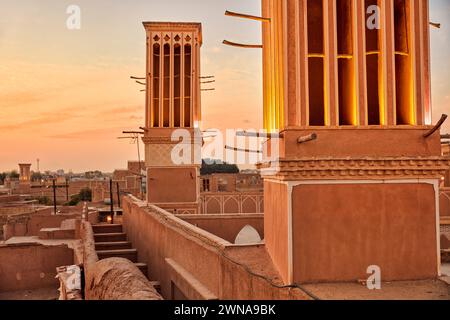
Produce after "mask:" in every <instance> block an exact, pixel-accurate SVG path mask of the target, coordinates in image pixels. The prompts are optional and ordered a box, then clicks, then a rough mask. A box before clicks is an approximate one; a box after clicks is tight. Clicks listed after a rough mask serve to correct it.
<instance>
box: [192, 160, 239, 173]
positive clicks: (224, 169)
mask: <svg viewBox="0 0 450 320" xmlns="http://www.w3.org/2000/svg"><path fill="white" fill-rule="evenodd" d="M213 173H239V168H238V166H237V165H235V164H228V163H226V162H222V161H220V160H214V159H204V160H202V167H201V169H200V174H202V175H206V174H213Z"/></svg>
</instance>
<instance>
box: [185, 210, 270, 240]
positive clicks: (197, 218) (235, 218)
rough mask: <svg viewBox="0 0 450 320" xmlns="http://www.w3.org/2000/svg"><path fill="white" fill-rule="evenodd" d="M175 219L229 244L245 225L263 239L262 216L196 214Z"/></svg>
mask: <svg viewBox="0 0 450 320" xmlns="http://www.w3.org/2000/svg"><path fill="white" fill-rule="evenodd" d="M177 217H178V218H180V219H182V220H184V221H186V222H189V223H190V224H192V225H194V226H196V227H199V228H200V229H203V230H206V231H208V232H210V233H212V234H214V235H216V236H218V237H219V238H222V239H225V240H227V241H228V242H230V243H234V241H235V239H236V236H237V235H238V234H239V232H240V231H241V230H242V229H243V228H244V227H245V226H247V225H249V226H251V227H253V228H254V229H255V230H256V231H258V233H259V235H260V237H261V239H264V215H263V214H208V215H205V214H198V215H177Z"/></svg>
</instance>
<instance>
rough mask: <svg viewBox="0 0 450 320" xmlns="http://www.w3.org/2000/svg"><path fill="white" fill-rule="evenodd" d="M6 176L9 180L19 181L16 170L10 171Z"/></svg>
mask: <svg viewBox="0 0 450 320" xmlns="http://www.w3.org/2000/svg"><path fill="white" fill-rule="evenodd" d="M8 176H9V177H10V178H11V179H19V177H20V175H19V174H18V173H17V171H16V170H13V171H11V172H10V173H9V174H8Z"/></svg>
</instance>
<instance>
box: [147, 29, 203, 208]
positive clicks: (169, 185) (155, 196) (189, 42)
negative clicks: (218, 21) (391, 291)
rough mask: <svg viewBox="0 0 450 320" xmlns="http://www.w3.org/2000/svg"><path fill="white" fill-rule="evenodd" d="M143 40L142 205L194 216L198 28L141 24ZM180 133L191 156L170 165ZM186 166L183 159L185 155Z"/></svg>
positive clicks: (198, 141) (198, 139)
mask: <svg viewBox="0 0 450 320" xmlns="http://www.w3.org/2000/svg"><path fill="white" fill-rule="evenodd" d="M144 27H145V30H146V34H147V75H146V79H147V84H146V85H147V90H146V94H147V96H146V112H145V114H146V120H145V121H146V128H145V129H146V130H145V135H144V138H143V140H144V143H145V162H146V168H147V201H148V202H151V203H154V204H156V205H158V206H160V207H162V208H164V209H167V210H169V211H172V212H174V213H180V214H182V213H197V211H198V204H199V192H200V189H199V179H198V176H199V168H200V163H199V162H201V161H199V159H200V149H201V135H200V132H199V124H200V120H201V113H200V112H201V108H200V81H199V79H200V78H199V75H200V47H201V45H202V30H201V24H200V23H169V22H144ZM179 129H184V133H185V134H187V133H188V135H189V137H190V138H188V139H184V140H183V141H184V143H185V144H187V145H186V147H188V148H190V150H191V152H190V154H189V155H187V161H184V162H183V163H180V162H178V161H174V159H173V157H172V155H173V150H174V148H175V147H176V146H177V145H178V146H179V141H178V140H176V141H173V139H172V134H173V133H174V132H175V131H176V130H179ZM185 160H186V155H185Z"/></svg>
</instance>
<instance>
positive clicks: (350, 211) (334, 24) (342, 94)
mask: <svg viewBox="0 0 450 320" xmlns="http://www.w3.org/2000/svg"><path fill="white" fill-rule="evenodd" d="M370 5H378V6H379V8H380V28H379V29H376V28H374V29H369V28H367V27H366V24H367V19H368V18H369V17H370V15H367V14H366V12H367V8H368V6H370ZM262 8H263V16H264V17H265V18H270V22H266V23H264V25H263V69H264V125H265V128H266V129H267V130H268V131H270V132H275V133H278V132H279V148H278V149H276V150H270V148H268V150H269V151H268V152H267V154H272V155H273V154H276V153H278V161H266V162H265V163H263V164H261V166H260V167H261V171H262V174H263V176H264V180H265V185H264V204H265V205H264V223H265V231H264V234H265V245H266V248H267V250H268V252H269V254H270V256H271V259H272V261H273V262H274V264H275V265H276V267H277V269H278V270H279V272H280V274H281V276H282V278H283V281H284V283H285V284H294V283H311V282H338V281H354V280H357V279H366V278H367V276H368V275H367V269H368V267H369V266H372V265H376V266H379V267H380V269H381V278H382V281H391V280H406V279H409V280H414V279H432V278H436V277H437V276H438V274H439V273H440V271H439V268H440V243H439V201H438V200H439V183H440V179H441V177H442V176H443V175H444V173H445V171H446V170H447V169H448V167H449V165H450V158H449V157H448V156H447V157H443V156H442V154H441V144H440V132H439V130H437V131H435V132H434V133H432V131H430V130H431V129H432V128H433V126H432V123H431V119H432V118H431V104H430V39H429V18H428V14H429V9H428V1H427V0H395V1H394V0H386V1H377V0H366V1H353V0H263V1H262ZM430 133H431V135H430ZM276 137H278V135H272V139H275V138H276ZM269 142H270V141H269Z"/></svg>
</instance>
